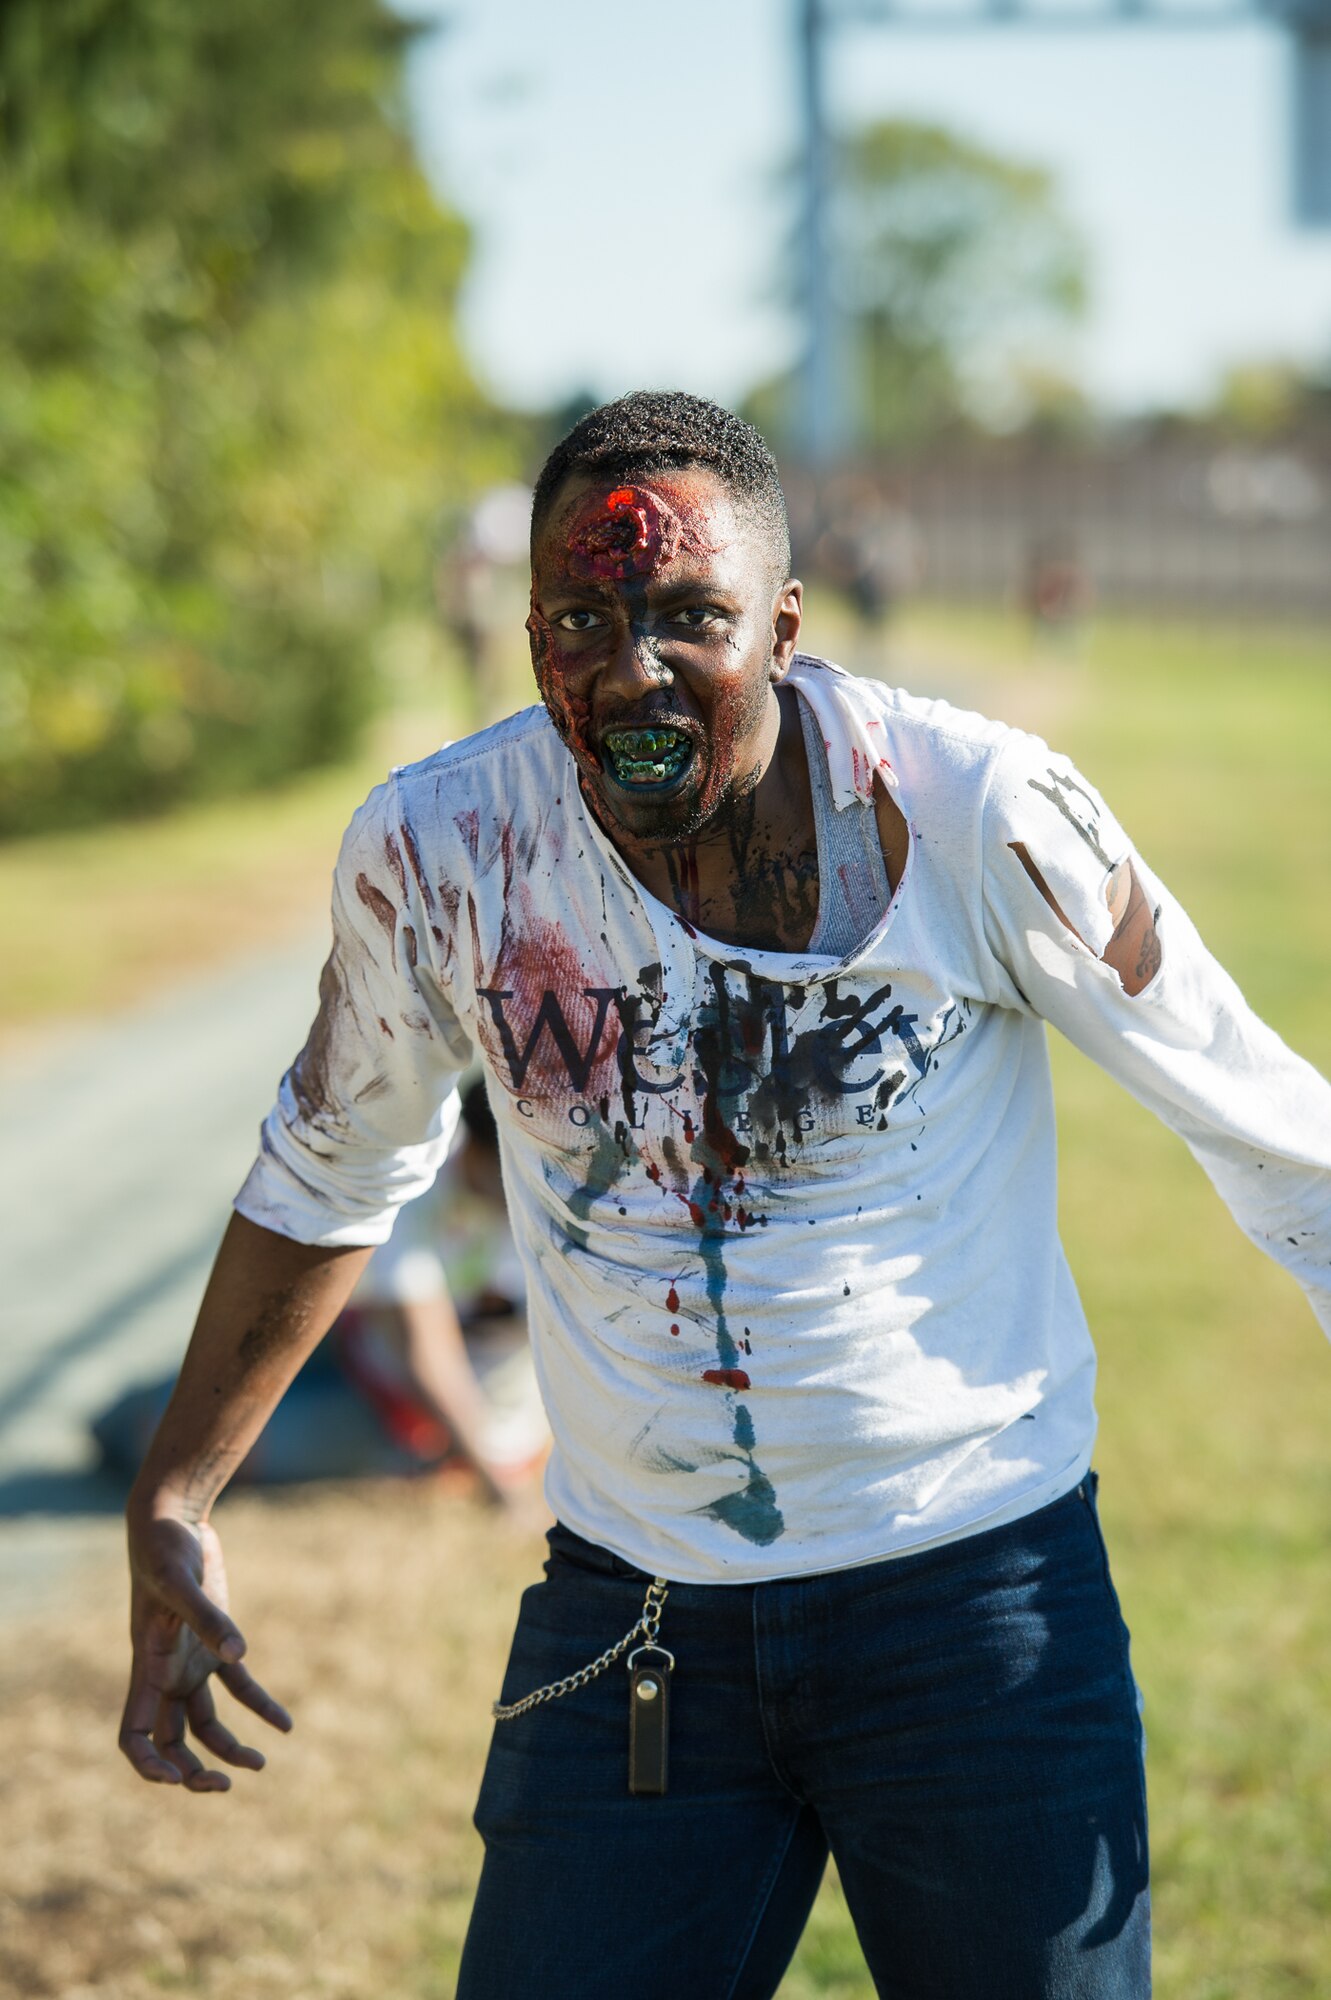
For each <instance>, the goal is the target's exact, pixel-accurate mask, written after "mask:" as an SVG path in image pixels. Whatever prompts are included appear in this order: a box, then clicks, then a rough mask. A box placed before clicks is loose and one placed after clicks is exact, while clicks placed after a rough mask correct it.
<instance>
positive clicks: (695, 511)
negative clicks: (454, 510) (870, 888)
mask: <svg viewBox="0 0 1331 2000" xmlns="http://www.w3.org/2000/svg"><path fill="white" fill-rule="evenodd" d="M768 563H769V557H768V555H767V551H766V549H765V547H764V545H763V542H762V539H761V536H760V534H759V533H758V531H757V530H756V528H755V527H754V525H753V524H752V523H751V522H749V520H748V519H747V518H746V517H745V516H744V515H743V513H742V512H741V511H740V510H739V509H737V508H736V506H735V504H734V501H733V499H732V497H731V496H730V494H729V493H728V491H727V489H726V488H725V487H724V486H723V485H722V484H721V482H720V481H719V480H718V479H716V477H715V476H714V475H713V474H711V473H709V472H705V471H703V470H702V469H701V468H698V469H694V468H684V469H681V470H679V471H673V472H671V473H669V474H668V475H667V474H662V475H660V476H659V477H653V478H651V479H650V480H638V481H634V482H632V483H627V482H623V481H620V482H611V481H605V480H603V481H591V480H587V479H585V478H584V479H582V480H580V481H578V482H577V483H574V482H570V484H569V487H568V488H567V489H566V493H565V494H564V495H560V496H557V497H556V500H555V503H554V505H553V507H552V508H551V510H550V513H549V516H548V517H547V520H546V522H545V523H544V524H543V526H542V529H541V532H540V534H539V536H538V540H537V546H536V549H535V552H534V558H533V575H532V612H531V617H530V619H529V620H528V631H529V633H530V635H531V643H532V662H533V665H534V667H535V670H536V679H537V683H538V685H539V687H540V690H541V695H542V698H543V700H544V701H545V704H546V707H547V709H548V710H549V712H550V716H551V719H552V720H553V722H554V724H555V727H556V728H557V729H558V730H559V733H560V735H561V736H562V737H563V739H564V741H565V742H566V743H567V745H568V747H569V749H570V751H571V752H572V754H573V756H574V758H575V759H576V760H577V764H578V768H579V772H580V775H581V779H582V784H583V789H584V792H585V794H586V795H587V797H588V799H589V802H590V803H591V805H592V808H593V810H594V811H595V812H596V814H597V816H598V818H599V819H600V820H601V821H602V823H603V824H604V825H605V826H606V827H607V829H608V830H609V831H610V832H611V833H612V834H613V833H615V832H616V831H617V830H618V831H621V832H623V833H627V834H630V835H632V836H634V837H636V838H639V839H647V840H655V841H666V842H674V841H681V840H687V839H693V838H696V837H698V836H699V835H700V834H702V833H703V831H704V829H705V828H707V827H708V826H709V824H711V823H713V822H717V821H718V819H719V818H723V817H724V815H725V813H726V812H727V811H728V810H729V809H730V808H731V807H732V806H733V804H734V802H735V801H736V800H737V799H739V798H742V797H743V796H745V794H746V793H747V792H749V791H751V790H752V788H753V786H754V785H755V784H756V783H757V781H758V778H759V777H760V776H761V775H762V771H763V769H764V767H765V763H766V760H767V758H769V757H770V755H771V751H772V746H773V742H774V740H775V723H776V711H775V702H774V699H773V694H772V682H773V679H774V678H775V677H776V675H775V673H774V668H773V627H772V614H773V588H772V580H771V576H770V574H769V568H768Z"/></svg>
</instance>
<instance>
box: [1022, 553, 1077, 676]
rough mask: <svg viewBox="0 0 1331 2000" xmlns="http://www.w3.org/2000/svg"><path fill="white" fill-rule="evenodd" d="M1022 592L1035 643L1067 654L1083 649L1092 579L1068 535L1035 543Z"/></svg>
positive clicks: (1049, 649) (1028, 562)
mask: <svg viewBox="0 0 1331 2000" xmlns="http://www.w3.org/2000/svg"><path fill="white" fill-rule="evenodd" d="M1022 595H1023V599H1024V602H1025V609H1026V615H1027V617H1028V618H1029V619H1030V621H1031V639H1032V641H1033V643H1034V644H1035V645H1036V646H1038V647H1042V648H1044V649H1046V650H1048V651H1051V652H1052V651H1058V652H1064V653H1075V652H1077V651H1078V650H1079V649H1080V647H1081V643H1082V639H1083V638H1084V636H1085V630H1086V619H1087V616H1088V614H1089V612H1090V608H1091V582H1090V578H1089V577H1088V576H1087V574H1086V570H1085V567H1084V565H1083V564H1082V562H1081V560H1080V558H1079V556H1078V554H1077V549H1076V545H1075V543H1073V542H1072V541H1071V540H1070V539H1069V538H1068V537H1067V536H1066V535H1045V536H1043V537H1042V538H1041V539H1040V540H1039V541H1037V542H1035V543H1034V544H1033V545H1032V547H1031V551H1030V555H1029V557H1028V559H1027V563H1026V576H1025V579H1024V588H1023V592H1022Z"/></svg>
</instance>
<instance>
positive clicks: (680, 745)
mask: <svg viewBox="0 0 1331 2000" xmlns="http://www.w3.org/2000/svg"><path fill="white" fill-rule="evenodd" d="M601 761H602V764H603V765H604V767H605V769H606V770H607V771H608V772H609V774H610V776H611V777H612V778H613V779H614V781H615V783H616V784H617V785H624V786H627V787H641V786H644V785H670V784H673V783H674V782H675V780H676V779H677V778H682V777H683V775H684V773H685V771H686V770H687V769H688V767H689V765H690V763H691V762H692V761H693V745H692V743H691V742H690V741H689V738H688V737H687V736H685V734H684V733H683V731H682V730H679V729H608V730H607V731H606V733H605V735H604V736H603V737H602V739H601Z"/></svg>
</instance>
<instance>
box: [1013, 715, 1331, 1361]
mask: <svg viewBox="0 0 1331 2000" xmlns="http://www.w3.org/2000/svg"><path fill="white" fill-rule="evenodd" d="M982 841H983V850H984V851H983V863H982V871H983V883H984V915H983V922H984V928H985V935H986V939H987V942H988V946H989V949H990V951H991V952H992V954H993V957H994V960H995V961H996V965H997V967H998V969H999V977H998V981H997V985H998V987H999V989H1000V997H1002V998H1004V999H1006V1001H1007V1004H1009V1005H1017V1006H1022V1007H1025V1008H1028V1009H1029V1010H1030V1011H1032V1012H1034V1013H1036V1014H1038V1015H1040V1016H1041V1017H1042V1018H1043V1019H1044V1020H1046V1021H1050V1022H1052V1023H1053V1025H1054V1026H1055V1027H1056V1028H1058V1029H1059V1030H1060V1031H1061V1032H1062V1033H1063V1034H1064V1035H1066V1036H1067V1038H1068V1040H1069V1041H1071V1042H1073V1043H1075V1045H1076V1046H1077V1047H1078V1048H1079V1049H1081V1050H1082V1051H1083V1052H1084V1053H1085V1054H1086V1055H1088V1056H1090V1057H1091V1058H1092V1059H1093V1060H1094V1061H1095V1062H1097V1063H1098V1064H1099V1065H1100V1067H1101V1068H1102V1069H1105V1070H1107V1071H1108V1072H1109V1074H1110V1075H1111V1076H1113V1077H1116V1078H1117V1080H1118V1081H1119V1082H1120V1083H1121V1084H1123V1085H1124V1086H1125V1088H1126V1089H1128V1090H1129V1091H1131V1093H1132V1095H1133V1096H1134V1097H1135V1098H1137V1099H1138V1101H1139V1102H1140V1103H1142V1104H1144V1105H1145V1106H1146V1107H1147V1109H1148V1110H1150V1111H1153V1112H1154V1113H1155V1114H1156V1116H1157V1117H1158V1118H1160V1119H1162V1120H1163V1122H1164V1123H1165V1124H1166V1125H1168V1126H1169V1127H1170V1128H1171V1130H1173V1131H1175V1132H1177V1133H1178V1134H1179V1136H1180V1137H1181V1138H1182V1139H1183V1140H1184V1141H1185V1143H1186V1144H1187V1145H1188V1147H1189V1148H1190V1150H1191V1151H1192V1153H1193V1154H1194V1156H1195V1157H1196V1158H1197V1160H1198V1161H1200V1163H1201V1165H1202V1166H1203V1167H1204V1168H1205V1170H1206V1172H1207V1174H1208V1175H1209V1176H1210V1179H1211V1181H1212V1182H1213V1184H1214V1186H1215V1188H1216V1190H1217V1192H1218V1193H1219V1194H1220V1196H1221V1198H1222V1199H1223V1200H1224V1202H1225V1203H1226V1205H1227V1206H1228V1208H1229V1209H1230V1212H1231V1213H1232V1214H1233V1216H1234V1218H1235V1220H1236V1221H1237V1223H1238V1224H1239V1227H1240V1228H1241V1229H1242V1230H1243V1231H1244V1233H1245V1235H1247V1236H1248V1237H1249V1238H1250V1239H1251V1240H1252V1241H1253V1242H1254V1243H1256V1244H1257V1246H1258V1247H1259V1249H1262V1250H1264V1251H1265V1252H1266V1253H1267V1255H1268V1256H1270V1257H1271V1258H1273V1259H1274V1261H1275V1262H1276V1263H1278V1264H1281V1265H1283V1266H1284V1268H1285V1269H1286V1270H1288V1271H1289V1272H1291V1274H1292V1275H1293V1276H1294V1277H1295V1278H1296V1279H1297V1280H1298V1282H1299V1283H1300V1284H1301V1285H1302V1287H1303V1289H1304V1291H1305V1292H1306V1294H1307V1296H1308V1299H1309V1302H1310V1304H1311V1305H1312V1308H1313V1311H1314V1313H1315V1314H1316V1316H1317V1318H1318V1320H1319V1321H1320V1323H1321V1325H1322V1328H1323V1330H1324V1331H1325V1332H1326V1333H1327V1335H1328V1336H1331V1084H1328V1083H1327V1081H1326V1079H1325V1078H1324V1077H1322V1076H1321V1075H1319V1073H1318V1072H1317V1071H1316V1070H1315V1069H1313V1068H1312V1066H1311V1065H1310V1064H1309V1063H1306V1062H1305V1061H1304V1060H1303V1059H1302V1057H1300V1056H1297V1055H1295V1054H1294V1052H1293V1051H1292V1050H1291V1049H1289V1048H1287V1047H1286V1046H1285V1044H1284V1042H1282V1041H1281V1039H1280V1037H1279V1036H1278V1035H1277V1034H1276V1033H1275V1032H1274V1031H1273V1030H1272V1029H1271V1028H1269V1027H1268V1026H1267V1025H1266V1023H1265V1022H1264V1021H1261V1020H1259V1019H1258V1017H1257V1015H1256V1014H1254V1013H1253V1011H1252V1009H1251V1007H1249V1005H1248V1003H1247V1001H1246V1000H1245V999H1244V997H1243V995H1242V993H1241V992H1240V991H1239V988H1238V987H1237V985H1236V984H1235V983H1234V981H1233V980H1232V979H1231V978H1230V977H1229V975H1228V973H1226V972H1225V971H1224V969H1223V967H1222V966H1220V965H1219V964H1217V962H1216V960H1215V959H1214V958H1213V957H1212V956H1211V954H1210V952H1209V951H1208V950H1207V949H1206V946H1205V945H1204V944H1203V942H1202V940H1201V938H1200V937H1199V935H1198V933H1197V931H1196V929H1195V927H1194V926H1193V924H1192V923H1191V922H1190V920H1189V918H1188V916H1187V915H1186V913H1185V911H1184V910H1183V909H1182V907H1181V905H1180V904H1179V903H1178V902H1177V901H1176V900H1175V898H1174V897H1173V896H1171V895H1170V893H1169V891H1168V889H1166V888H1165V886H1164V884H1163V883H1162V882H1161V881H1160V880H1159V878H1158V877H1157V876H1156V875H1155V874H1154V873H1153V872H1152V870H1151V869H1150V868H1149V867H1148V866H1147V864H1146V863H1145V862H1144V861H1143V860H1142V859H1141V857H1140V856H1139V855H1138V854H1136V853H1135V851H1134V850H1133V849H1132V847H1131V845H1130V843H1129V841H1128V840H1127V837H1126V835H1125V834H1124V833H1123V830H1122V828H1121V827H1120V826H1119V824H1118V822H1117V820H1116V819H1115V818H1114V817H1113V815H1112V813H1110V812H1109V810H1108V808H1107V807H1106V806H1105V805H1104V802H1103V801H1102V800H1101V799H1100V797H1099V795H1098V794H1097V793H1096V792H1095V791H1094V789H1093V788H1092V787H1091V786H1090V785H1088V784H1087V782H1086V780H1085V779H1084V778H1083V777H1082V776H1081V774H1080V773H1079V772H1078V771H1077V770H1076V768H1075V767H1074V766H1073V765H1072V764H1070V763H1069V762H1068V761H1067V759H1066V758H1062V757H1059V756H1057V755H1055V754H1054V753H1052V752H1051V751H1049V750H1048V749H1047V747H1046V746H1045V745H1044V744H1043V743H1041V742H1040V741H1039V740H1038V738H1034V737H1028V736H1023V735H1020V734H1019V733H1016V732H1014V736H1013V739H1012V741H1010V742H1009V743H1008V744H1007V745H1006V746H1005V747H1004V749H1003V751H1002V752H1001V753H1000V756H999V758H998V760H997V764H996V766H995V769H994V772H993V776H992V780H991V784H990V788H989V793H988V797H987V800H986V806H985V813H984V821H983V835H982ZM1125 861H1127V862H1130V863H1131V868H1132V872H1133V875H1134V876H1135V879H1136V881H1137V883H1138V884H1139V885H1140V888H1141V890H1142V892H1143V893H1144V895H1145V897H1146V898H1147V901H1148V905H1149V913H1150V917H1151V935H1152V945H1151V957H1150V962H1149V967H1148V968H1147V969H1148V970H1149V972H1150V976H1149V978H1147V980H1146V983H1145V984H1144V985H1142V986H1141V988H1140V990H1139V991H1138V992H1137V993H1135V994H1130V993H1129V992H1128V991H1126V990H1125V987H1124V985H1123V982H1122V980H1121V979H1120V977H1119V975H1118V973H1117V972H1116V971H1114V970H1113V969H1112V968H1111V966H1110V965H1107V964H1106V963H1105V962H1104V957H1103V954H1104V952H1105V950H1106V947H1107V946H1108V945H1109V942H1110V939H1111V937H1112V936H1113V932H1114V920H1113V917H1112V915H1111V910H1110V897H1111V895H1112V894H1113V888H1114V883H1115V881H1116V879H1119V878H1118V871H1119V870H1120V869H1121V866H1122V864H1123V863H1124V862H1125ZM1037 877H1038V880H1037ZM1041 884H1043V887H1042V886H1041ZM1055 906H1056V907H1055Z"/></svg>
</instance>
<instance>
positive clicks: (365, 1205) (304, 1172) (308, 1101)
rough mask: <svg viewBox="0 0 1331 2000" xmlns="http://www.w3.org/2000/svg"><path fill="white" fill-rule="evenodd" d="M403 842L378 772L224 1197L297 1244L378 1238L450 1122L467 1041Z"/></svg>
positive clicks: (440, 1150)
mask: <svg viewBox="0 0 1331 2000" xmlns="http://www.w3.org/2000/svg"><path fill="white" fill-rule="evenodd" d="M404 845H405V843H404V837H403V828H402V826H401V823H400V819H399V815H398V813H397V809H396V787H395V784H394V781H393V780H392V779H390V780H389V781H388V783H387V784H385V785H381V786H379V787H378V788H377V790H375V791H374V792H372V793H371V794H370V797H369V798H368V799H367V800H366V802H365V804H364V805H363V806H362V807H361V808H360V810H359V812H358V813H357V814H356V816H355V818H354V819H353V820H352V822H351V825H350V827H349V828H348V830H347V834H346V837H345V839H344V840H343V843H342V850H341V853H340V855H339V857H338V863H337V869H336V871H335V874H334V877H333V904H332V914H333V946H332V950H331V952H330V954H329V957H328V961H327V963H326V965H325V966H324V969H323V973H322V975H321V977H320V981H319V1010H318V1013H317V1014H316V1016H315V1019H314V1024H313V1026H312V1027H311V1029H310V1033H309V1037H308V1039H307V1041H306V1043H305V1046H304V1048H303V1049H302V1050H301V1052H300V1054H299V1055H298V1056H297V1057H296V1059H295V1061H294V1062H293V1063H292V1065H291V1068H290V1069H289V1070H288V1071H287V1073H286V1075H285V1076H284V1077H283V1079H282V1082H281V1085H280V1087H279V1090H278V1094H277V1101H276V1103H275V1104H274V1105H273V1108H272V1110H271V1111H270V1112H269V1114H268V1116H267V1118H266V1119H265V1120H264V1123H263V1127H262V1129H261V1133H260V1149H259V1154H258V1157H257V1159H256V1160H255V1163H254V1165H253V1167H252V1168H251V1170H250V1173H249V1176H248V1178H247V1179H246V1181H245V1184H244V1186H243V1187H242V1188H241V1190H240V1192H239V1194H238V1195H237V1196H236V1200H235V1207H236V1208H237V1209H238V1210H239V1212H240V1213H241V1214H242V1215H244V1216H246V1217H248V1219H249V1220H250V1221H251V1222H257V1223H259V1224H261V1225H262V1226H263V1227H264V1228H266V1229H272V1230H276V1231H277V1233H278V1234H279V1235H282V1236H289V1237H293V1238H294V1239H295V1240H296V1241H297V1242H300V1243H317V1244H322V1245H325V1246H327V1247H329V1248H334V1247H344V1246H350V1245H354V1244H370V1243H382V1242H384V1241H385V1240H386V1239H387V1237H388V1235H389V1233H390V1231H391V1229H392V1227H393V1222H394V1220H395V1218H396V1215H397V1211H398V1209H399V1208H400V1207H401V1205H402V1204H403V1203H404V1202H407V1201H411V1200H413V1199H414V1198H415V1197H416V1196H417V1195H419V1194H423V1193H424V1192H425V1190H426V1189H427V1188H428V1187H429V1186H430V1185H431V1183H432V1182H433V1180H434V1177H435V1175H436V1173H437V1172H438V1170H439V1167H440V1166H441V1165H442V1163H443V1160H444V1157H445V1155H446V1153H447V1151H448V1147H449V1141H450V1140H451V1138H452V1135H453V1131H454V1128H455V1127H456V1124H457V1118H458V1098H457V1091H456V1084H457V1079H458V1077H459V1075H460V1074H461V1072H462V1070H463V1069H464V1068H465V1067H466V1065H467V1062H468V1061H469V1059H470V1053H471V1051H470V1045H469V1042H468V1039H467V1036H466V1033H465V1031H464V1030H463V1028H462V1027H461V1024H460V1023H459V1021H458V1019H457V1016H456V1015H455V1014H454V1012H453V1010H452V1007H451V1005H450V1002H449V998H448V994H447V992H446V990H445V988H444V987H443V985H442V984H441V983H440V980H439V978H438V976H437V974H436V972H435V970H434V964H435V955H434V953H433V952H432V950H431V946H432V944H433V942H434V940H433V938H432V933H431V929H430V926H429V924H428V922H427V921H426V917H425V913H424V912H423V911H422V910H421V909H420V907H419V899H420V890H419V886H418V882H417V880H416V877H415V871H414V870H413V869H411V868H409V867H408V866H407V865H406V864H405V861H404Z"/></svg>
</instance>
